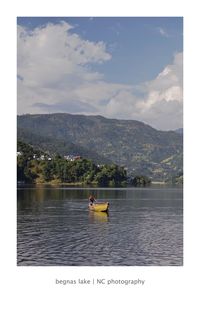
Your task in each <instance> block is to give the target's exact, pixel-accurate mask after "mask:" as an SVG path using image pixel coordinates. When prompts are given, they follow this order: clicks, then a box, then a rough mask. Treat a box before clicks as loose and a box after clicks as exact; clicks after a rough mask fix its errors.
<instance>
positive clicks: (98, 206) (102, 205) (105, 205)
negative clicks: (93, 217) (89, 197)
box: [89, 202, 109, 212]
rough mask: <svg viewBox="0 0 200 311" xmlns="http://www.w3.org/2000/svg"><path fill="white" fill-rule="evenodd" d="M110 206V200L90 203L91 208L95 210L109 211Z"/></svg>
mask: <svg viewBox="0 0 200 311" xmlns="http://www.w3.org/2000/svg"><path fill="white" fill-rule="evenodd" d="M108 208H109V203H108V202H98V203H90V204H89V209H90V210H91V211H95V212H107V211H108Z"/></svg>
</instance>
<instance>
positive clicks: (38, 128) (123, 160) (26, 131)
mask: <svg viewBox="0 0 200 311" xmlns="http://www.w3.org/2000/svg"><path fill="white" fill-rule="evenodd" d="M17 123H18V139H21V140H23V141H25V142H27V143H29V144H31V145H33V146H35V147H37V148H42V149H43V150H45V151H47V152H51V153H57V152H58V153H60V154H62V155H64V154H72V153H75V154H79V155H81V156H84V157H87V158H91V159H93V160H95V161H96V162H98V161H100V162H101V163H102V162H105V163H106V162H109V161H110V162H113V163H116V164H118V165H123V166H125V167H127V169H128V172H129V174H132V175H138V174H139V175H141V174H142V175H147V176H149V177H152V178H153V179H154V180H164V179H169V177H170V176H175V175H180V174H181V172H182V170H183V169H182V167H183V160H182V152H183V141H182V140H183V138H182V135H180V134H178V133H176V132H174V131H158V130H156V129H154V128H152V127H150V126H149V125H147V124H144V123H142V122H139V121H134V120H116V119H107V118H104V117H102V116H84V115H71V114H65V113H57V114H41V115H39V114H38V115H22V116H18V120H17Z"/></svg>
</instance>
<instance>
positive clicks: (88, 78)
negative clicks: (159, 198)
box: [18, 22, 183, 129]
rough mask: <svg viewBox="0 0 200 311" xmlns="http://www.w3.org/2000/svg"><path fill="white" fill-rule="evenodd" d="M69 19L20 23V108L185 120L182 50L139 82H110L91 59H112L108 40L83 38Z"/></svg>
mask: <svg viewBox="0 0 200 311" xmlns="http://www.w3.org/2000/svg"><path fill="white" fill-rule="evenodd" d="M71 30H72V26H71V25H69V24H68V23H66V22H62V23H60V24H47V25H46V26H44V27H42V28H36V29H34V30H33V31H30V30H28V29H25V28H23V27H21V26H18V77H19V78H18V113H19V114H22V113H48V112H69V113H86V114H101V115H104V116H106V117H111V118H113V117H115V118H122V119H137V120H140V121H144V122H146V123H148V124H150V125H152V126H154V127H157V128H160V129H170V128H178V127H181V126H182V97H183V95H182V65H183V64H182V53H178V54H176V55H175V57H174V61H173V63H172V64H170V65H168V66H166V67H165V68H164V69H163V71H162V72H161V73H160V74H158V76H157V77H156V78H155V79H154V80H152V81H147V82H145V83H143V84H142V85H139V86H133V85H127V84H117V83H108V82H106V81H105V79H104V76H103V75H102V74H100V73H98V72H95V71H94V70H91V69H90V64H92V63H94V64H101V63H103V62H106V61H109V60H110V59H111V55H110V54H109V53H108V52H107V50H106V45H105V43H104V42H91V41H88V40H83V39H82V38H81V37H80V36H79V35H77V34H75V33H73V32H72V31H71Z"/></svg>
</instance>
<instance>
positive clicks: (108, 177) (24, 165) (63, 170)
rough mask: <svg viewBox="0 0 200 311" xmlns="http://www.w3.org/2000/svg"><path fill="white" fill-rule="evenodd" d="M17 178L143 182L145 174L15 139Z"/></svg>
mask: <svg viewBox="0 0 200 311" xmlns="http://www.w3.org/2000/svg"><path fill="white" fill-rule="evenodd" d="M17 150H18V151H17V181H18V182H21V183H35V184H41V183H42V184H69V185H85V184H88V185H97V186H126V185H128V184H131V185H135V186H136V185H147V184H150V179H149V178H147V177H145V176H135V177H134V178H130V176H127V170H126V169H125V168H124V167H121V166H118V165H116V164H95V163H94V162H93V161H92V160H89V159H84V158H81V157H79V156H70V155H68V156H65V157H63V156H60V155H59V154H54V155H49V154H48V153H45V152H43V151H41V150H35V149H33V147H32V146H31V145H29V144H26V143H24V142H22V141H18V143H17Z"/></svg>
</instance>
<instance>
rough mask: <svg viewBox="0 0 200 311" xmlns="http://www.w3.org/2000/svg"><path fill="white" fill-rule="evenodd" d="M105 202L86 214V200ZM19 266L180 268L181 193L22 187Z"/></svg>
mask: <svg viewBox="0 0 200 311" xmlns="http://www.w3.org/2000/svg"><path fill="white" fill-rule="evenodd" d="M90 194H93V195H94V196H95V197H96V198H97V199H98V200H100V201H109V202H110V210H109V214H107V213H97V212H91V211H89V210H88V197H89V195H90ZM17 264H18V265H19V266H52V265H53V266H180V265H183V189H182V187H172V186H157V185H156V186H151V187H146V188H77V187H51V186H49V187H47V186H32V185H31V186H30V185H29V186H21V187H19V188H18V191H17Z"/></svg>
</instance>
